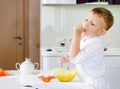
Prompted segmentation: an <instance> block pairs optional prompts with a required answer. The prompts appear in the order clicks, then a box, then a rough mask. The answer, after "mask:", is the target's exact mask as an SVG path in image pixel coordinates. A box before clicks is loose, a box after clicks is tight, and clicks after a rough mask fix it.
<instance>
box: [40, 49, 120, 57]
mask: <svg viewBox="0 0 120 89" xmlns="http://www.w3.org/2000/svg"><path fill="white" fill-rule="evenodd" d="M51 49H52V51H46V50H47V48H43V49H42V50H41V55H42V56H64V55H68V50H67V49H66V48H65V49H64V48H59V49H54V48H51ZM104 54H105V56H106V55H108V56H109V55H110V56H113V55H114V56H119V55H120V48H112V47H111V48H107V50H106V51H105V52H104Z"/></svg>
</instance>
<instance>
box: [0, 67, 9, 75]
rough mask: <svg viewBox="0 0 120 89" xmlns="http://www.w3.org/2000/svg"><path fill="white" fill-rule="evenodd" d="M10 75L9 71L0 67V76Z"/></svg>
mask: <svg viewBox="0 0 120 89" xmlns="http://www.w3.org/2000/svg"><path fill="white" fill-rule="evenodd" d="M6 75H8V71H6V70H3V69H2V68H0V76H6Z"/></svg>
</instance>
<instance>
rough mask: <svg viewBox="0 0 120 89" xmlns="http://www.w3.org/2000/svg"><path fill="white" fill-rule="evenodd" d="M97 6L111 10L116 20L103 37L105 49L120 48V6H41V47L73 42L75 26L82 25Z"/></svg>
mask: <svg viewBox="0 0 120 89" xmlns="http://www.w3.org/2000/svg"><path fill="white" fill-rule="evenodd" d="M97 6H102V7H105V8H107V9H109V10H110V11H111V12H112V13H113V15H114V19H115V22H114V25H113V26H112V28H111V29H110V30H109V31H108V33H107V34H106V35H105V36H103V37H101V39H102V41H103V43H104V45H105V47H106V46H107V47H113V48H114V47H115V48H116V47H117V48H120V40H119V38H120V25H119V24H120V12H119V8H120V5H102V4H101V5H100V4H99V5H98V4H92V5H91V4H84V5H41V47H42V48H43V47H47V48H50V47H55V46H57V45H58V43H59V42H60V41H63V40H66V39H67V41H71V38H72V34H73V26H74V25H75V24H77V23H82V22H83V21H84V19H85V17H86V16H87V14H88V12H89V11H90V10H91V9H92V8H94V7H97ZM69 44H70V42H69ZM69 44H68V45H69Z"/></svg>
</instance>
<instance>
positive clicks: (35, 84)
mask: <svg viewBox="0 0 120 89" xmlns="http://www.w3.org/2000/svg"><path fill="white" fill-rule="evenodd" d="M10 74H11V75H9V76H4V77H0V89H36V88H37V89H93V88H92V87H90V86H89V85H87V84H85V83H82V82H79V79H78V78H75V79H74V80H73V81H72V82H59V81H58V80H56V79H53V80H52V81H51V82H50V83H43V82H42V81H40V80H39V79H38V75H39V72H36V73H34V74H31V75H27V76H21V75H20V73H19V72H18V71H13V70H12V71H10ZM23 85H31V86H32V87H24V86H23Z"/></svg>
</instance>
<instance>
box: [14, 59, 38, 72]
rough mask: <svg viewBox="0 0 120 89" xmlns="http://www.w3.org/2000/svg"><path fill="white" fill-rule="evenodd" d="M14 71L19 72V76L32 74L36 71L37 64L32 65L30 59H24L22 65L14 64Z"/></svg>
mask: <svg viewBox="0 0 120 89" xmlns="http://www.w3.org/2000/svg"><path fill="white" fill-rule="evenodd" d="M15 66H16V69H17V70H18V71H20V72H21V74H32V73H33V72H34V71H35V70H37V69H38V67H39V64H38V63H32V62H31V59H30V58H25V61H24V62H23V63H21V64H20V63H16V64H15Z"/></svg>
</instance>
